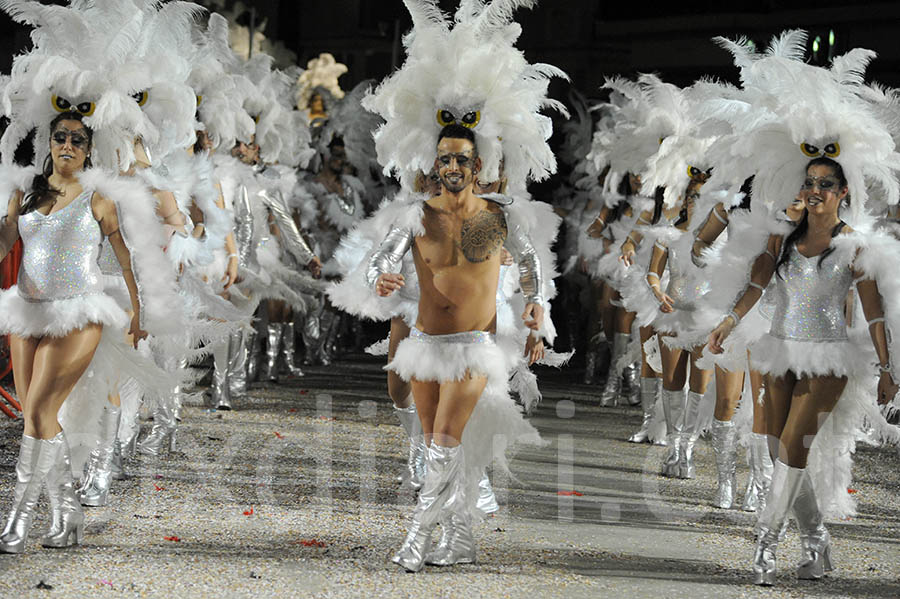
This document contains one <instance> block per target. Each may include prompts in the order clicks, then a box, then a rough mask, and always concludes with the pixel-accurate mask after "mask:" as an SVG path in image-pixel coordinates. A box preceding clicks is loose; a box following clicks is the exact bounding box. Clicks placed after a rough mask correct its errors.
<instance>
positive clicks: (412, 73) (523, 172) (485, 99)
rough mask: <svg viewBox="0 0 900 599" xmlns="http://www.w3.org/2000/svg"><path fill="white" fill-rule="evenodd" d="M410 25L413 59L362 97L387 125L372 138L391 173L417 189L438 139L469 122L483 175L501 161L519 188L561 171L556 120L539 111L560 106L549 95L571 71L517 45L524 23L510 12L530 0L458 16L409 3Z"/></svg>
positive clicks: (472, 3) (431, 3)
mask: <svg viewBox="0 0 900 599" xmlns="http://www.w3.org/2000/svg"><path fill="white" fill-rule="evenodd" d="M404 3H405V4H406V7H407V9H408V10H409V12H410V14H411V15H412V20H413V29H412V31H411V32H410V33H409V34H407V35H406V37H405V38H404V45H405V46H406V51H407V58H406V62H405V63H404V64H403V66H402V67H401V68H400V69H399V70H398V71H396V72H394V73H393V74H392V75H391V76H389V77H388V78H387V79H385V80H384V81H383V82H382V83H381V85H379V87H378V88H377V89H376V90H375V91H374V92H373V93H371V94H370V95H369V96H367V97H366V99H365V100H364V102H363V105H364V106H365V107H366V108H368V109H369V110H371V111H373V112H376V113H378V114H380V115H381V116H382V117H383V118H384V119H385V121H386V122H385V124H384V125H383V126H382V127H381V128H380V129H379V130H378V132H377V133H376V135H375V141H376V147H377V151H378V160H379V162H380V163H381V164H382V165H384V169H385V173H390V172H397V173H399V174H400V177H401V180H402V181H403V183H404V184H405V185H407V186H411V185H412V182H413V180H414V177H415V175H416V173H417V172H418V171H423V172H428V171H430V170H431V168H432V166H433V165H434V160H435V157H436V146H437V138H438V134H439V133H440V130H441V128H442V127H443V126H444V125H446V124H449V123H451V122H457V123H460V124H462V125H464V126H467V127H470V128H471V129H472V130H473V132H474V133H475V139H476V144H477V146H478V153H479V155H480V157H481V159H482V163H483V166H482V171H481V173H480V174H479V178H482V179H485V180H495V179H496V178H497V177H498V174H499V168H500V162H501V159H502V160H503V164H504V173H505V175H506V177H507V178H508V179H509V181H510V184H512V185H524V183H525V182H526V181H527V180H542V179H544V178H546V177H547V176H548V175H550V174H551V173H553V172H554V171H555V170H556V159H555V157H554V156H553V152H552V151H551V150H550V146H549V145H548V143H547V139H548V138H549V137H550V134H551V133H552V125H551V122H550V119H549V118H548V117H546V116H544V115H542V114H540V111H541V110H542V109H544V108H547V107H553V108H556V109H558V110H559V111H560V112H562V113H563V114H565V108H564V107H563V106H562V104H561V103H559V102H557V101H554V100H550V99H548V97H547V87H548V84H549V79H550V77H555V76H556V77H564V78H565V77H566V75H565V74H564V73H563V72H562V71H560V70H559V69H557V68H555V67H553V66H550V65H546V64H530V63H528V61H527V60H525V57H524V55H523V54H522V52H520V51H519V50H517V49H516V47H515V42H516V40H517V39H518V37H519V35H520V33H521V31H522V29H521V27H520V26H519V25H518V24H517V23H515V22H514V21H513V20H512V18H513V12H514V11H515V10H516V9H517V8H519V7H522V6H527V7H530V6H532V5H533V4H534V1H533V0H494V1H493V2H490V3H485V2H483V1H482V0H466V1H463V2H462V4H461V6H460V8H459V10H458V11H457V13H456V18H455V20H454V21H453V22H451V21H450V19H449V18H448V17H447V16H446V15H444V13H442V12H441V10H440V9H439V8H438V5H437V2H436V0H405V1H404Z"/></svg>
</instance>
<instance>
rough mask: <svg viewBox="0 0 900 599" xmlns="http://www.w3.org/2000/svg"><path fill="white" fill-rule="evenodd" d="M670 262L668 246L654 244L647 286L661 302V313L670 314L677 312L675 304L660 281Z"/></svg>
mask: <svg viewBox="0 0 900 599" xmlns="http://www.w3.org/2000/svg"><path fill="white" fill-rule="evenodd" d="M668 261H669V250H668V248H666V246H664V245H662V244H660V243H655V244H653V254H652V255H651V256H650V267H649V268H648V269H647V285H649V286H650V291H652V292H653V295H655V296H656V299H657V300H658V301H659V304H660V305H659V309H660V311H661V312H665V313H667V314H668V313H669V312H673V311H674V310H675V302H674V301H673V300H672V298H671V297H669V296H668V295H666V294H665V293H664V292H663V290H662V284H661V283H660V279H661V277H662V275H663V273H664V272H665V271H666V263H667V262H668Z"/></svg>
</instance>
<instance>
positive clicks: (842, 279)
mask: <svg viewBox="0 0 900 599" xmlns="http://www.w3.org/2000/svg"><path fill="white" fill-rule="evenodd" d="M835 254H836V252H835V253H832V254H830V255H828V256H826V257H825V259H824V260H822V263H821V264H819V258H820V257H819V256H814V257H812V258H807V257H805V256H804V255H803V254H801V253H800V252H799V251H797V248H796V247H794V248H791V254H790V257H789V258H788V261H787V263H786V264H785V265H784V266H782V268H781V276H778V275H777V274H776V282H775V288H774V290H773V291H774V293H773V295H774V300H775V313H774V315H773V316H772V328H771V329H770V331H769V334H770V335H772V336H773V337H776V338H778V339H790V340H793V341H844V340H846V339H847V323H846V321H845V320H844V305H845V302H846V299H847V293H848V292H849V291H850V285H851V284H852V283H853V274H852V272H851V271H850V269H849V268H848V267H847V264H846V262H844V263H841V261H840V260H839V259H838V257H837V256H836V255H835Z"/></svg>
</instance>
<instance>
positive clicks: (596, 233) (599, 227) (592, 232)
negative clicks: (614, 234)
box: [587, 218, 606, 239]
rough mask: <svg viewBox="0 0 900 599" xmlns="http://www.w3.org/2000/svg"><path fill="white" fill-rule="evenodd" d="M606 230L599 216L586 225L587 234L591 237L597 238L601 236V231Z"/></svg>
mask: <svg viewBox="0 0 900 599" xmlns="http://www.w3.org/2000/svg"><path fill="white" fill-rule="evenodd" d="M605 230H606V223H605V222H603V221H602V220H600V219H599V218H598V219H597V220H595V221H594V222H592V223H591V226H590V227H588V230H587V234H588V237H590V238H591V239H599V238H601V237H603V231H605Z"/></svg>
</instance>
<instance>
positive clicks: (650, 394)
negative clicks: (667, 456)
mask: <svg viewBox="0 0 900 599" xmlns="http://www.w3.org/2000/svg"><path fill="white" fill-rule="evenodd" d="M660 389H662V379H658V378H649V377H643V376H642V377H641V411H642V412H643V413H644V420H643V422H641V428H640V430H638V432H636V433H634V434H633V435H631V436H630V437H628V442H629V443H649V442H650V421H651V420H653V411H654V409H655V408H656V398H657V397H658V396H659V393H660Z"/></svg>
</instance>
